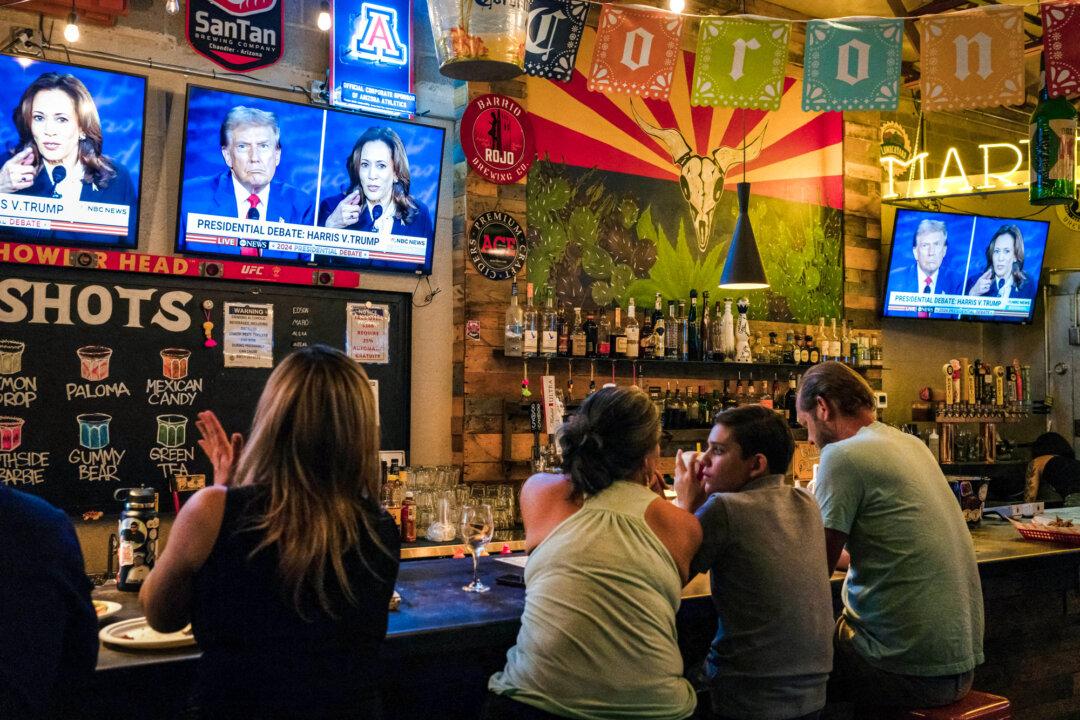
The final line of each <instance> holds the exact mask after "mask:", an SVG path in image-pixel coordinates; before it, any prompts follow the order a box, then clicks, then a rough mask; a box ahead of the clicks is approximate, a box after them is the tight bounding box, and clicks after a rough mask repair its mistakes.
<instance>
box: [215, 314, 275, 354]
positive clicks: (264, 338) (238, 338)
mask: <svg viewBox="0 0 1080 720" xmlns="http://www.w3.org/2000/svg"><path fill="white" fill-rule="evenodd" d="M223 334H224V337H225V342H224V347H223V354H224V356H225V367H227V368H230V367H234V368H239V367H248V368H268V367H273V365H274V306H273V305H262V304H259V305H256V304H253V303H225V329H224V333H223Z"/></svg>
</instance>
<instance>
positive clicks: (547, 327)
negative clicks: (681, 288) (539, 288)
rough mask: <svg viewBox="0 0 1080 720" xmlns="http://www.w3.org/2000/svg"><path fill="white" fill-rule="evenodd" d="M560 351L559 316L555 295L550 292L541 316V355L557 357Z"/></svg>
mask: <svg viewBox="0 0 1080 720" xmlns="http://www.w3.org/2000/svg"><path fill="white" fill-rule="evenodd" d="M558 351H559V316H558V315H556V314H555V293H553V292H549V293H548V296H547V302H546V303H544V313H543V315H541V316H540V355H541V356H542V357H546V358H552V357H555V355H556V354H557V353H558Z"/></svg>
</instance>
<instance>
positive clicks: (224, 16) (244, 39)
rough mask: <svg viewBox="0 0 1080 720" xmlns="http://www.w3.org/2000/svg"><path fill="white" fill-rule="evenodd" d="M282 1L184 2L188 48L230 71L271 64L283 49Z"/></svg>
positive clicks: (210, 0)
mask: <svg viewBox="0 0 1080 720" xmlns="http://www.w3.org/2000/svg"><path fill="white" fill-rule="evenodd" d="M284 28H285V10H284V0H280V1H279V0H187V39H188V44H189V45H191V47H192V49H193V50H194V51H195V52H197V53H198V54H200V55H202V56H203V57H205V58H207V59H209V60H210V61H212V62H214V63H215V64H217V65H220V66H221V67H223V68H225V69H226V70H232V71H233V72H251V71H252V70H258V69H259V68H264V67H267V66H268V65H273V64H274V63H276V62H277V61H278V60H280V59H281V55H282V52H283V49H284V44H285V40H284Z"/></svg>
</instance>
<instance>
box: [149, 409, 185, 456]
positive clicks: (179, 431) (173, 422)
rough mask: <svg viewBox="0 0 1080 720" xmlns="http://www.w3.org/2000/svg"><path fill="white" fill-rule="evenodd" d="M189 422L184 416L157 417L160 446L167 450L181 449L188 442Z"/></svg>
mask: <svg viewBox="0 0 1080 720" xmlns="http://www.w3.org/2000/svg"><path fill="white" fill-rule="evenodd" d="M187 421H188V419H187V418H186V417H184V416H183V415H158V416H157V441H158V445H162V446H164V447H167V448H175V447H180V446H181V445H183V444H184V443H186V442H187Z"/></svg>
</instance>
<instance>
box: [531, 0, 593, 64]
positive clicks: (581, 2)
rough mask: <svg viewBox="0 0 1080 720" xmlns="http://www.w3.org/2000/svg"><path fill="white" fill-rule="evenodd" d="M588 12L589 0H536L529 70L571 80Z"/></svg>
mask: <svg viewBox="0 0 1080 720" xmlns="http://www.w3.org/2000/svg"><path fill="white" fill-rule="evenodd" d="M588 14H589V3H588V2H586V1H585V0H532V2H531V3H529V19H528V26H527V31H526V32H527V34H526V36H525V72H526V73H528V74H529V75H533V76H535V77H544V78H549V79H551V80H558V81H560V82H568V81H569V80H570V78H571V77H572V76H573V74H574V62H575V60H576V59H577V51H578V45H579V44H580V43H581V33H582V30H583V29H584V28H585V18H586V17H587V16H588Z"/></svg>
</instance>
